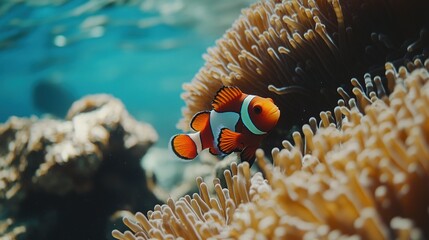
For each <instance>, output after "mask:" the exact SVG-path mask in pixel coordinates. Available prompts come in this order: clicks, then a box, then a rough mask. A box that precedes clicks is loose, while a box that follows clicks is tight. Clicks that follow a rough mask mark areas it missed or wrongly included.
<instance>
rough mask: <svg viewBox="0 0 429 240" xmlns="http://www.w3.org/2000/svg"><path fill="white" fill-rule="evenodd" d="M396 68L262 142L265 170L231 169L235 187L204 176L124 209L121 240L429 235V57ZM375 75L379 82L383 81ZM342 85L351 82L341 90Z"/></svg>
mask: <svg viewBox="0 0 429 240" xmlns="http://www.w3.org/2000/svg"><path fill="white" fill-rule="evenodd" d="M407 67H408V69H409V70H412V72H411V73H409V72H408V70H407V68H405V67H401V68H399V69H398V71H396V69H395V68H394V67H393V65H392V64H386V78H387V79H389V83H393V85H391V87H392V89H393V91H392V92H391V94H390V95H389V96H388V95H387V93H386V90H385V88H384V87H383V85H382V84H381V83H380V79H379V77H374V78H373V80H371V77H370V76H366V77H367V79H366V81H365V85H363V86H362V85H360V84H359V82H358V81H356V80H355V79H354V80H352V85H353V86H354V87H353V91H352V92H353V94H354V97H350V96H349V95H345V94H343V95H344V97H345V98H346V99H344V100H340V101H339V104H338V105H339V106H337V107H336V108H335V110H334V111H333V113H332V112H321V113H320V118H321V121H320V122H319V124H317V121H316V120H315V118H311V119H310V122H309V124H305V125H304V126H303V127H302V132H303V134H304V135H303V136H302V135H301V134H300V133H299V132H295V133H294V134H293V138H294V142H295V144H294V145H293V144H291V143H290V142H289V141H284V142H283V146H284V148H283V149H281V150H280V149H277V148H274V149H273V150H272V153H271V154H272V158H273V164H270V163H267V162H266V160H265V157H264V152H263V150H261V149H259V150H258V151H257V154H256V155H257V163H258V165H259V166H260V168H261V169H262V173H261V172H259V173H256V174H254V175H253V176H251V174H250V169H249V165H248V163H246V162H244V163H241V164H239V165H237V164H235V163H233V164H232V165H231V171H230V170H227V171H225V172H224V175H225V179H226V183H227V184H226V185H227V187H226V188H223V189H222V187H221V184H220V180H218V179H215V180H214V181H213V183H214V186H215V192H216V194H215V196H211V195H210V194H209V192H208V187H207V184H206V183H205V182H203V181H202V179H201V178H198V179H197V183H198V186H199V190H200V193H199V194H194V195H193V196H192V197H190V196H185V197H183V198H181V199H179V200H178V201H175V202H174V201H173V200H169V201H168V202H167V204H164V205H162V206H161V205H157V206H155V208H154V210H153V211H149V212H148V214H147V216H145V215H143V214H142V213H136V214H135V219H131V218H124V220H123V221H124V223H125V224H126V225H127V226H128V228H129V229H130V230H131V231H125V232H123V233H122V232H120V231H117V230H114V231H113V233H112V235H113V236H114V237H115V238H117V239H148V238H156V239H176V238H181V239H208V238H210V237H212V238H213V239H422V238H428V237H429V231H428V229H427V226H428V225H429V215H428V213H427V209H428V207H429V191H428V187H427V186H428V185H427V183H428V179H429V138H428V136H429V127H428V126H429V111H427V105H428V104H429V72H428V69H429V60H426V62H425V63H424V64H423V63H422V62H421V61H419V60H416V61H414V62H412V63H409V64H408V66H407ZM374 83H375V84H374ZM339 92H343V90H341V89H340V90H339Z"/></svg>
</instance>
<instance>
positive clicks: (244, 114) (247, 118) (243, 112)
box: [240, 95, 266, 135]
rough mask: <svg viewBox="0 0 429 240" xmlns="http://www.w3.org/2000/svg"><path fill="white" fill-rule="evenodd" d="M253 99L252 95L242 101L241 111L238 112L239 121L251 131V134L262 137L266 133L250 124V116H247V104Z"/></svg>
mask: <svg viewBox="0 0 429 240" xmlns="http://www.w3.org/2000/svg"><path fill="white" fill-rule="evenodd" d="M254 97H255V96H254V95H248V96H247V97H246V98H245V99H244V100H243V104H242V105H241V110H240V115H241V120H242V121H243V124H244V126H246V127H247V129H249V131H251V132H252V133H253V134H255V135H263V134H266V132H263V131H261V130H259V129H258V128H257V127H256V126H255V124H254V123H253V122H252V119H251V118H250V115H249V104H250V102H251V101H252V99H253V98H254Z"/></svg>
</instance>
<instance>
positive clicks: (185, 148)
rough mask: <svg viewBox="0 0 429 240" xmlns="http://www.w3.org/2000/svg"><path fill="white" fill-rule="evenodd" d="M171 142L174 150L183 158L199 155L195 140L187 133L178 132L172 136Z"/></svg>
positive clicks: (187, 158)
mask: <svg viewBox="0 0 429 240" xmlns="http://www.w3.org/2000/svg"><path fill="white" fill-rule="evenodd" d="M170 144H171V148H172V149H173V152H174V153H175V154H176V155H177V156H178V157H180V158H182V159H186V160H191V159H194V158H195V157H196V156H197V155H198V152H197V146H196V145H195V142H194V141H193V140H192V138H191V137H190V136H189V135H187V134H178V135H176V136H174V137H172V138H171V142H170Z"/></svg>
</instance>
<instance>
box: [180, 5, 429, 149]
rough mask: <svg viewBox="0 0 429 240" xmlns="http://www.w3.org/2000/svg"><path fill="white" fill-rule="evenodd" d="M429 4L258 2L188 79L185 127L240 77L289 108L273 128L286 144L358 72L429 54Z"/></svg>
mask: <svg viewBox="0 0 429 240" xmlns="http://www.w3.org/2000/svg"><path fill="white" fill-rule="evenodd" d="M427 9H429V2H427V1H420V0H413V1H391V0H388V1H384V0H376V1H369V0H368V1H367V0H365V1H359V0H351V1H339V0H289V1H278V0H277V1H274V0H269V1H262V2H260V3H257V4H254V5H252V6H251V7H249V8H247V9H244V10H243V11H242V15H241V16H240V17H239V18H238V19H237V20H236V22H235V23H234V24H233V26H232V27H231V28H230V29H229V30H227V32H226V33H225V34H224V36H223V37H222V38H220V39H219V40H218V41H217V42H216V46H215V47H212V48H209V49H208V52H207V54H205V55H204V59H205V61H206V63H205V65H204V66H203V67H202V68H201V69H200V71H199V72H198V73H197V74H196V76H195V77H194V79H193V80H192V81H191V82H190V83H187V84H184V86H183V88H184V90H185V92H184V93H183V94H182V98H183V99H184V101H185V103H186V107H185V108H184V109H183V110H182V115H183V118H182V119H181V120H180V121H179V123H178V127H179V128H181V129H183V130H185V131H187V130H189V126H188V123H189V122H190V120H191V118H192V116H193V115H194V114H195V113H197V112H199V111H202V110H207V109H210V103H211V101H212V99H213V96H214V94H215V93H216V92H217V90H218V89H219V88H220V87H221V86H222V85H234V86H238V87H240V89H242V90H243V92H246V93H251V94H257V95H259V96H263V97H271V98H273V99H274V100H275V102H276V104H277V105H278V106H279V107H280V110H281V113H282V114H281V115H282V116H281V120H280V121H279V124H278V127H277V132H273V135H272V136H275V135H277V136H281V137H277V138H276V139H277V140H276V141H277V142H278V144H280V141H281V140H282V139H284V138H283V136H284V135H286V133H288V132H289V130H290V129H292V128H293V127H294V126H301V125H302V124H304V123H305V121H306V120H307V119H308V118H309V117H311V116H315V115H316V114H318V113H319V112H320V111H326V110H329V109H333V108H334V107H335V105H336V101H337V93H336V89H337V88H338V87H345V88H346V89H345V90H346V91H348V90H350V89H348V88H347V86H348V85H349V84H348V80H349V79H350V78H352V77H359V76H362V75H363V74H364V73H366V72H368V71H369V72H370V73H372V74H373V75H375V74H379V75H382V69H383V65H384V63H385V62H386V61H390V62H393V63H394V64H395V66H399V65H400V64H404V62H406V61H407V59H412V60H414V57H423V58H426V57H427V56H428V54H427V50H428V46H429V41H428V39H429V38H428V33H427V32H426V30H425V28H426V29H428V27H429V16H428V15H427V14H426V13H425V11H426V10H427ZM410 16H412V17H410ZM361 83H362V84H363V82H361ZM273 139H274V138H273V137H271V138H268V139H267V141H273ZM269 145H270V146H271V147H272V146H273V145H275V144H269Z"/></svg>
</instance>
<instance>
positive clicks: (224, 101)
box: [212, 86, 243, 112]
mask: <svg viewBox="0 0 429 240" xmlns="http://www.w3.org/2000/svg"><path fill="white" fill-rule="evenodd" d="M242 95H243V92H241V90H240V89H239V88H238V87H230V86H223V87H222V88H221V89H220V90H219V91H218V92H217V93H216V96H215V97H214V99H213V102H212V106H213V109H214V110H216V111H217V112H223V111H224V110H225V108H226V107H227V106H228V105H229V104H230V103H231V102H232V101H236V100H239V99H240V97H241V96H242Z"/></svg>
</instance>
